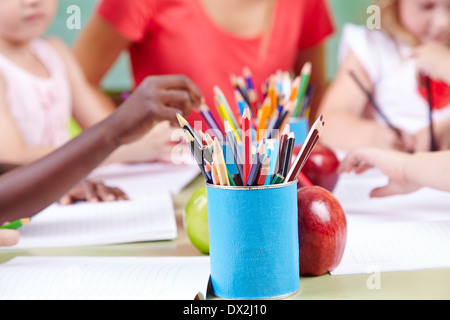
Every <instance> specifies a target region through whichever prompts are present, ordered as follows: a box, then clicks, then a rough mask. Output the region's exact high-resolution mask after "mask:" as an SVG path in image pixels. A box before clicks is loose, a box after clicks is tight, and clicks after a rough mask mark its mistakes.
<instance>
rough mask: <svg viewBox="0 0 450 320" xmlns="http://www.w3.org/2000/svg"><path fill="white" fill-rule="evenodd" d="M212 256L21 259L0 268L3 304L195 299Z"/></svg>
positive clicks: (203, 292)
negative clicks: (13, 301)
mask: <svg viewBox="0 0 450 320" xmlns="http://www.w3.org/2000/svg"><path fill="white" fill-rule="evenodd" d="M209 275H210V267H209V257H183V258H181V257H158V258H149V257H18V258H15V259H13V260H11V261H9V262H7V263H5V264H2V265H0V299H2V300H4V299H11V300H19V299H20V300H35V299H39V300H65V299H70V300H100V299H101V300H119V299H120V300H127V299H133V300H148V299H152V300H159V299H170V300H194V298H195V297H196V296H197V295H198V294H199V293H200V296H203V297H206V291H207V286H208V280H209Z"/></svg>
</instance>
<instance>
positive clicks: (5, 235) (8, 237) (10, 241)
mask: <svg viewBox="0 0 450 320" xmlns="http://www.w3.org/2000/svg"><path fill="white" fill-rule="evenodd" d="M5 224H8V223H5ZM19 238H20V233H19V231H17V230H10V229H2V230H0V247H11V246H13V245H15V244H17V242H19Z"/></svg>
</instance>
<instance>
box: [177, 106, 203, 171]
mask: <svg viewBox="0 0 450 320" xmlns="http://www.w3.org/2000/svg"><path fill="white" fill-rule="evenodd" d="M177 119H178V123H179V124H180V126H181V127H182V128H183V129H184V130H185V131H188V132H189V133H190V134H191V136H192V137H194V140H195V141H196V142H197V143H198V145H199V147H201V146H203V142H202V139H200V137H199V136H198V135H197V134H196V133H195V131H194V129H193V128H192V127H191V125H190V124H189V122H187V120H186V119H185V118H183V116H182V115H181V114H179V113H177ZM202 163H203V161H202Z"/></svg>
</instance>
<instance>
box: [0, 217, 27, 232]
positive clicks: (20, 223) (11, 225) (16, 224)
mask: <svg viewBox="0 0 450 320" xmlns="http://www.w3.org/2000/svg"><path fill="white" fill-rule="evenodd" d="M30 221H31V220H30V219H29V218H25V219H19V220H16V221H13V222H11V223H8V224H7V225H4V226H0V229H11V230H17V229H19V228H22V227H25V226H26V225H27V224H29V223H30Z"/></svg>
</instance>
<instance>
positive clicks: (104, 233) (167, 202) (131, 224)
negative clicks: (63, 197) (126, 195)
mask: <svg viewBox="0 0 450 320" xmlns="http://www.w3.org/2000/svg"><path fill="white" fill-rule="evenodd" d="M176 235H177V226H176V221H175V214H174V210H173V204H172V198H171V196H170V195H169V194H158V195H155V196H152V197H146V198H140V199H134V200H130V201H120V202H108V203H106V202H105V203H95V204H88V203H79V204H75V205H71V206H61V205H58V204H54V205H52V206H50V207H49V208H47V209H46V210H44V211H43V212H41V213H39V214H38V215H36V216H34V217H33V218H32V220H31V223H30V224H29V225H27V226H25V227H23V228H22V229H20V241H19V243H18V244H17V245H16V246H13V247H10V248H4V249H29V248H52V247H72V246H75V247H78V246H91V245H105V244H117V243H127V242H138V241H153V240H171V239H174V238H176Z"/></svg>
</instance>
